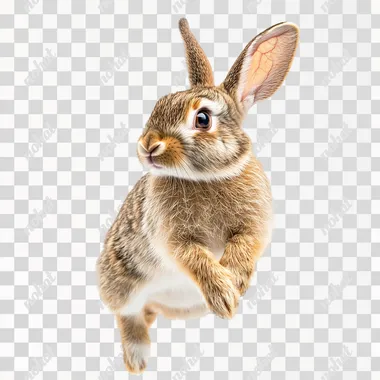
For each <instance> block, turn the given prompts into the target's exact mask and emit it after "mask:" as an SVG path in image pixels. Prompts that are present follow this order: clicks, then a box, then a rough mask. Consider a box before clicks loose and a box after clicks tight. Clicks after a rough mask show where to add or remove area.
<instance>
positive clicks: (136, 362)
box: [123, 343, 150, 374]
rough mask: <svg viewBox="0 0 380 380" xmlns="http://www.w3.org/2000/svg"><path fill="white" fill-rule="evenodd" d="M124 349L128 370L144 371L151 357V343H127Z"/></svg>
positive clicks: (132, 371) (133, 371)
mask: <svg viewBox="0 0 380 380" xmlns="http://www.w3.org/2000/svg"><path fill="white" fill-rule="evenodd" d="M123 350H124V363H125V366H126V368H127V371H129V372H131V373H136V374H138V373H142V372H144V370H145V368H146V365H147V363H148V359H149V352H150V344H147V343H135V344H133V343H126V344H124V345H123Z"/></svg>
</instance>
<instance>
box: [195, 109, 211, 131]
mask: <svg viewBox="0 0 380 380" xmlns="http://www.w3.org/2000/svg"><path fill="white" fill-rule="evenodd" d="M210 127H211V117H210V115H209V114H208V112H207V111H205V110H201V111H199V112H198V113H197V116H196V117H195V128H197V129H203V130H205V129H209V128H210Z"/></svg>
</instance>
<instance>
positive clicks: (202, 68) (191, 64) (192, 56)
mask: <svg viewBox="0 0 380 380" xmlns="http://www.w3.org/2000/svg"><path fill="white" fill-rule="evenodd" d="M179 30H180V32H181V35H182V38H183V41H184V43H185V52H186V62H187V68H188V70H189V80H190V85H191V87H195V86H213V85H214V76H213V73H212V69H211V65H210V62H209V60H208V59H207V57H206V54H205V53H204V51H203V49H202V48H201V47H200V45H199V43H198V41H197V40H196V39H195V37H194V35H193V33H192V32H191V30H190V28H189V23H188V22H187V20H186V19H185V18H181V19H180V20H179Z"/></svg>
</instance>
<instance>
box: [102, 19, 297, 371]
mask: <svg viewBox="0 0 380 380" xmlns="http://www.w3.org/2000/svg"><path fill="white" fill-rule="evenodd" d="M180 30H181V34H182V37H183V39H184V42H185V47H186V58H187V64H188V67H189V79H190V84H191V88H190V89H188V90H186V91H182V92H177V93H174V94H169V95H166V96H164V97H162V98H161V99H159V100H158V101H157V103H156V106H155V107H154V110H153V112H152V114H151V116H150V118H149V120H148V121H147V123H146V126H145V128H144V130H143V133H142V135H141V137H140V139H139V142H138V149H137V153H138V157H139V159H140V161H141V162H142V163H143V164H144V165H145V166H146V167H147V168H148V169H149V173H148V174H147V175H145V176H143V177H142V178H141V180H140V181H138V182H137V184H136V185H135V187H134V188H133V190H132V191H131V192H130V194H129V195H128V197H127V199H126V200H125V202H124V205H123V207H122V208H121V210H120V212H119V214H118V216H117V218H116V220H115V222H114V224H113V225H112V227H111V228H110V230H109V232H108V234H107V236H106V240H105V243H104V250H103V252H102V254H101V255H100V258H99V260H98V265H97V270H98V274H99V289H100V295H101V298H102V299H103V301H104V302H105V303H106V304H107V305H108V307H109V308H110V309H111V310H112V311H113V312H114V313H115V315H116V320H117V323H118V326H119V329H120V333H121V339H122V343H123V350H124V361H125V364H126V367H127V369H128V370H129V371H131V372H142V371H143V370H144V369H145V366H146V364H147V358H148V355H149V354H148V352H149V345H150V339H149V334H148V328H149V326H150V325H151V324H152V323H153V321H154V320H155V317H156V314H157V313H162V314H164V315H165V316H167V317H169V318H188V317H194V316H201V315H204V314H206V313H207V312H208V311H212V312H213V313H215V314H216V315H218V316H220V317H223V318H231V317H232V316H233V315H234V313H235V311H236V308H237V305H238V300H239V296H240V295H242V294H244V293H245V291H246V290H247V288H248V286H249V284H250V279H251V277H252V275H253V272H254V266H255V263H256V261H257V260H258V258H259V257H260V255H261V253H262V252H263V250H264V249H265V247H266V245H267V242H268V239H269V235H270V232H271V231H270V225H271V215H272V209H271V191H270V186H269V183H268V180H267V178H266V176H265V174H264V172H263V169H262V167H261V165H260V163H259V162H258V161H257V160H256V158H255V157H254V155H253V153H252V145H251V141H250V139H249V137H248V136H247V134H246V133H245V132H244V130H243V128H242V123H243V120H244V117H245V115H246V113H247V111H248V109H249V108H250V107H251V106H252V105H253V104H254V103H255V102H256V101H258V100H263V99H266V98H267V97H269V96H271V95H272V94H273V93H274V92H275V91H276V90H277V88H278V87H279V86H280V85H281V83H282V81H283V80H284V78H285V76H286V74H287V72H288V70H289V67H290V64H291V62H292V59H293V56H294V52H295V49H296V46H297V41H298V29H297V27H296V26H294V25H293V24H289V23H281V24H277V25H275V26H273V27H271V28H269V29H267V30H266V31H265V32H263V33H261V34H259V35H258V36H257V37H256V38H255V39H253V40H252V41H251V42H250V43H249V44H248V45H247V46H246V48H245V49H244V50H243V52H242V53H241V54H240V56H239V57H238V59H237V60H236V62H235V64H234V65H233V66H232V68H231V70H230V72H229V73H228V75H227V77H226V79H225V81H224V82H223V83H222V84H221V85H220V86H215V85H214V80H213V74H212V70H211V66H210V63H209V61H208V60H207V57H206V56H205V55H204V52H203V50H202V49H201V47H200V46H199V44H198V42H197V41H196V39H195V38H194V36H193V34H192V33H191V31H190V30H189V27H188V23H187V21H186V20H185V19H182V20H181V21H180Z"/></svg>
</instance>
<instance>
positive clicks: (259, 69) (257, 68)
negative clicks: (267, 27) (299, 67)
mask: <svg viewBox="0 0 380 380" xmlns="http://www.w3.org/2000/svg"><path fill="white" fill-rule="evenodd" d="M280 50H281V49H280V47H279V44H278V37H272V38H270V39H268V40H266V41H264V42H263V43H262V44H260V45H259V46H258V47H257V49H256V50H255V52H254V53H253V55H252V56H251V63H250V66H249V68H248V72H247V74H246V75H247V79H246V81H245V86H244V91H243V94H242V99H244V98H246V97H247V96H248V95H251V94H252V93H253V92H254V90H255V89H256V88H258V87H260V86H261V85H262V84H263V83H264V81H265V80H266V79H267V78H268V76H269V74H270V72H271V70H272V68H273V65H274V63H275V62H274V61H275V58H276V57H277V56H278V55H279V54H280Z"/></svg>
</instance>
